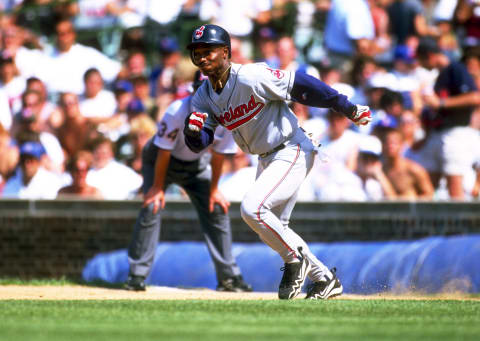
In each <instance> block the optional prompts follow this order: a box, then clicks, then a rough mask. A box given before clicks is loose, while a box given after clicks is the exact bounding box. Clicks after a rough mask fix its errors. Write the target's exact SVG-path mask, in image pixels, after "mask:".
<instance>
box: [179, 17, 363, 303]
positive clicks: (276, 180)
mask: <svg viewBox="0 0 480 341" xmlns="http://www.w3.org/2000/svg"><path fill="white" fill-rule="evenodd" d="M188 48H189V50H190V57H191V59H192V62H193V63H194V64H195V65H196V66H197V67H198V68H199V69H200V70H201V71H202V73H203V74H205V75H207V76H208V78H209V81H208V82H204V83H203V84H202V85H201V86H200V88H199V89H198V91H197V92H196V93H195V95H194V96H193V99H192V107H193V111H192V114H191V115H190V116H189V120H188V122H186V124H185V127H184V132H185V139H186V144H187V146H188V147H189V148H190V149H192V150H193V151H195V152H200V151H202V150H203V148H205V147H206V146H208V145H209V144H211V143H212V142H213V141H214V133H215V131H216V129H217V127H218V126H222V127H225V128H226V129H228V130H230V131H231V132H232V134H233V137H234V139H235V142H236V143H237V144H238V146H239V147H240V148H241V149H242V150H243V151H245V152H247V153H251V154H257V155H259V162H258V171H257V179H256V182H255V184H254V185H253V186H252V189H251V190H250V191H249V192H248V193H247V194H246V195H245V197H244V199H243V200H242V203H241V214H242V217H243V219H244V220H245V222H246V223H247V224H248V225H249V226H250V227H251V228H252V229H253V230H254V231H255V232H256V233H257V234H258V235H259V237H260V239H261V240H262V241H264V242H265V243H266V244H267V245H269V246H270V247H271V248H272V249H274V250H275V251H277V252H278V253H279V255H280V256H281V257H282V259H283V261H284V262H285V266H284V267H283V268H282V270H283V271H284V272H283V276H282V280H281V282H280V286H279V291H278V296H279V298H280V299H292V298H294V297H296V296H297V295H298V294H299V293H300V291H301V290H302V286H303V284H304V282H305V278H306V276H307V275H308V276H309V278H310V279H311V281H312V286H310V287H309V289H308V291H307V296H306V298H307V299H327V298H330V297H334V296H338V295H340V294H342V292H343V287H342V285H341V283H340V281H339V279H338V278H337V276H336V273H335V272H336V270H335V268H332V269H331V270H329V269H328V268H327V267H326V266H325V265H324V264H323V263H322V262H320V261H319V260H318V259H317V258H316V257H315V255H314V254H313V253H312V252H311V251H310V249H309V248H308V246H307V244H306V243H305V241H304V240H303V239H302V238H301V237H300V236H299V235H297V234H296V233H295V232H294V231H293V230H292V229H291V228H290V227H289V219H290V215H291V212H292V210H293V207H294V205H295V201H296V196H297V192H298V189H299V187H300V185H301V183H302V182H303V180H304V179H305V177H306V176H307V174H308V172H309V171H310V169H311V168H312V165H313V162H314V155H315V152H316V146H314V144H313V143H312V141H311V140H310V139H309V138H308V137H307V136H306V134H305V132H304V131H303V130H302V129H301V128H299V126H298V122H297V118H296V116H295V114H294V113H293V112H292V111H291V110H290V109H289V108H288V105H287V102H286V101H289V100H293V101H297V102H299V103H302V104H305V105H308V106H315V107H328V108H333V109H334V110H336V111H339V112H341V113H343V114H344V115H346V116H347V117H348V118H350V119H351V120H352V121H353V122H354V123H355V124H357V125H366V124H368V123H369V122H370V121H371V113H370V109H369V108H368V107H366V106H361V105H354V104H352V103H351V102H349V101H348V100H347V97H346V96H344V95H342V94H339V93H338V92H337V91H336V90H334V89H332V88H330V87H329V86H328V85H326V84H325V83H323V82H321V81H320V80H318V79H317V78H314V77H311V76H308V75H307V74H305V73H302V72H298V71H297V72H289V71H283V70H274V69H272V68H269V67H268V66H267V65H266V64H263V63H260V64H246V65H239V64H234V63H232V62H231V61H230V58H231V47H230V36H229V35H228V33H227V32H226V31H225V30H224V29H223V28H221V27H219V26H216V25H203V26H201V27H199V28H197V29H196V30H194V32H193V34H192V39H191V43H190V44H189V45H188Z"/></svg>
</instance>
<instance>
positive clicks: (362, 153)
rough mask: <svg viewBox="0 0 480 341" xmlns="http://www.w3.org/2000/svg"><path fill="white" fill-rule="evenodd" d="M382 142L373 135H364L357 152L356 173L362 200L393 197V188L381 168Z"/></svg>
mask: <svg viewBox="0 0 480 341" xmlns="http://www.w3.org/2000/svg"><path fill="white" fill-rule="evenodd" d="M381 154H382V144H381V142H380V140H378V139H376V138H375V137H373V136H364V137H363V139H362V141H361V143H360V145H359V152H358V167H357V170H356V175H357V176H358V177H359V179H360V180H361V187H362V189H363V194H364V198H363V200H382V199H395V198H396V197H397V195H396V193H395V188H394V187H393V185H392V183H391V182H390V180H389V179H388V177H387V176H386V175H385V173H384V172H383V170H382V162H381V161H380V157H381Z"/></svg>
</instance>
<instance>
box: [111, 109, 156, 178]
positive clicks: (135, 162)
mask: <svg viewBox="0 0 480 341" xmlns="http://www.w3.org/2000/svg"><path fill="white" fill-rule="evenodd" d="M156 131H157V125H156V124H155V121H153V120H152V118H151V117H150V116H149V115H147V114H141V115H138V116H136V117H134V118H133V119H132V120H131V121H130V133H129V134H128V135H125V136H124V137H123V138H120V139H119V141H117V143H116V145H117V150H118V152H117V154H118V157H117V158H118V159H120V160H121V161H123V162H124V163H125V164H126V165H127V166H128V167H130V168H132V169H133V170H134V171H135V172H137V173H138V174H141V171H142V169H141V168H142V149H143V147H144V146H145V144H146V143H147V141H148V140H149V139H150V138H151V137H152V136H153V135H155V133H156Z"/></svg>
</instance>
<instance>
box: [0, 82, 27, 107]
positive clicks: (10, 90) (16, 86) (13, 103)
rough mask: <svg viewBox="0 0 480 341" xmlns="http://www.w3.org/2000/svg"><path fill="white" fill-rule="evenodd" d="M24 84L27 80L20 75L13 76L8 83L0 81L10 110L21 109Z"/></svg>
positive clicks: (0, 87) (25, 84)
mask: <svg viewBox="0 0 480 341" xmlns="http://www.w3.org/2000/svg"><path fill="white" fill-rule="evenodd" d="M26 86H27V82H26V80H25V78H23V77H21V76H17V77H15V78H13V79H12V80H11V81H10V82H9V83H8V84H3V83H1V82H0V89H3V91H5V94H6V95H7V98H8V105H9V106H10V111H11V112H13V113H17V112H19V111H20V110H21V109H22V94H23V92H24V91H25V88H26Z"/></svg>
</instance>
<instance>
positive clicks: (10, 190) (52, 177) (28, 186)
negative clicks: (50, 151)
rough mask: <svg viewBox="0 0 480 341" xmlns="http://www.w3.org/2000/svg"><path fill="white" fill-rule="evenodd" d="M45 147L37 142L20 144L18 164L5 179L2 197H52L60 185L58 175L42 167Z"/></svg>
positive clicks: (55, 194)
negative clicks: (13, 172) (8, 177)
mask: <svg viewBox="0 0 480 341" xmlns="http://www.w3.org/2000/svg"><path fill="white" fill-rule="evenodd" d="M44 155H45V149H44V148H43V146H42V144H41V143H39V142H33V141H30V142H26V143H24V144H22V145H21V146H20V164H19V167H18V168H17V170H16V172H15V175H13V176H12V177H11V178H10V179H8V180H7V183H6V184H5V187H4V188H3V197H5V198H19V199H54V198H55V197H56V196H57V192H58V190H59V189H60V187H61V181H60V177H59V176H58V175H56V174H55V173H52V172H49V171H48V170H46V169H45V168H43V167H42V165H41V164H42V163H41V158H42V157H43V156H44Z"/></svg>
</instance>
